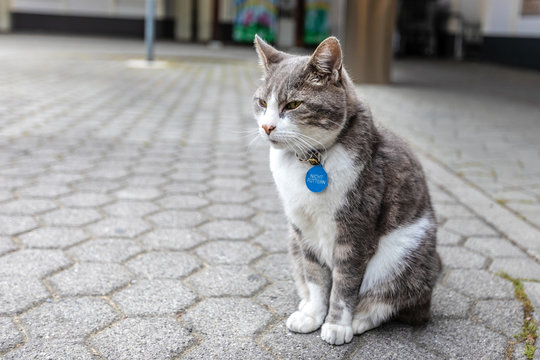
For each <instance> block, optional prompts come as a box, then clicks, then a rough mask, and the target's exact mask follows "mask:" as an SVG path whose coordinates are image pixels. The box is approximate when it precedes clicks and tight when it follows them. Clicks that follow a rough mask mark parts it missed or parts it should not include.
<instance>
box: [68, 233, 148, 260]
mask: <svg viewBox="0 0 540 360" xmlns="http://www.w3.org/2000/svg"><path fill="white" fill-rule="evenodd" d="M141 251H142V249H141V247H140V246H139V245H138V244H137V243H136V242H134V241H133V240H129V239H114V238H104V239H94V240H90V241H88V242H85V243H84V244H81V245H77V246H75V247H72V248H71V249H69V250H68V252H69V254H71V255H72V256H73V257H74V258H75V259H77V260H78V261H87V262H117V263H119V262H123V261H124V260H127V259H129V258H130V257H132V256H134V255H136V254H138V253H140V252H141Z"/></svg>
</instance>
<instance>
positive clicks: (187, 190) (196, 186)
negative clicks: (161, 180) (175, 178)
mask: <svg viewBox="0 0 540 360" xmlns="http://www.w3.org/2000/svg"><path fill="white" fill-rule="evenodd" d="M209 188H210V187H209V186H208V185H206V184H201V183H198V182H172V183H170V184H167V185H164V186H162V189H163V191H164V192H165V193H166V194H177V193H180V194H202V193H204V192H206V191H208V189H209Z"/></svg>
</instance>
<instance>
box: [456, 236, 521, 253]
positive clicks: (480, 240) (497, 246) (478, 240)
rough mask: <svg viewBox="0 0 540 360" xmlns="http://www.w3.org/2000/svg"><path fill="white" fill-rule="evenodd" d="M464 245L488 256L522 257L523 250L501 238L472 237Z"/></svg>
mask: <svg viewBox="0 0 540 360" xmlns="http://www.w3.org/2000/svg"><path fill="white" fill-rule="evenodd" d="M465 246H466V247H468V248H469V249H473V250H476V251H477V252H479V253H482V254H485V255H487V256H489V257H524V256H526V255H525V253H523V251H521V250H519V248H517V247H516V246H514V245H512V244H511V243H510V242H509V241H508V240H505V239H501V238H486V237H472V238H469V239H467V241H466V242H465Z"/></svg>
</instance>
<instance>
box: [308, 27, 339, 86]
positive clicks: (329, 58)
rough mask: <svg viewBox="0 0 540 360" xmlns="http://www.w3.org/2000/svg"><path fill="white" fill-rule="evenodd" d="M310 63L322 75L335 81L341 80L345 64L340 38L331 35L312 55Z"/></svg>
mask: <svg viewBox="0 0 540 360" xmlns="http://www.w3.org/2000/svg"><path fill="white" fill-rule="evenodd" d="M309 64H310V65H311V66H312V68H313V69H314V70H315V71H316V72H317V73H318V75H320V76H321V77H326V78H329V79H331V80H333V81H337V80H339V78H340V77H341V68H342V66H343V57H342V55H341V45H340V44H339V40H338V39H337V38H336V37H334V36H331V37H329V38H327V39H326V40H324V41H323V42H322V43H320V44H319V46H317V49H315V52H314V53H313V55H312V56H311V59H310V60H309Z"/></svg>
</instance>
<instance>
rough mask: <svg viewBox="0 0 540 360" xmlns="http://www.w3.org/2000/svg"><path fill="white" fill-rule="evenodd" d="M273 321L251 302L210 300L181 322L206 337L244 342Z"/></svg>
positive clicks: (195, 308) (191, 310) (205, 301)
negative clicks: (230, 338)
mask: <svg viewBox="0 0 540 360" xmlns="http://www.w3.org/2000/svg"><path fill="white" fill-rule="evenodd" d="M271 318H272V315H271V314H270V313H269V312H268V311H266V310H265V309H264V308H263V307H262V306H260V305H257V304H255V303H254V302H253V301H251V300H249V299H244V298H210V299H205V300H203V301H202V302H200V303H199V304H197V305H196V306H195V307H193V308H192V309H190V310H189V311H188V312H186V314H185V315H184V316H182V317H181V318H180V320H181V322H182V323H185V324H186V327H187V328H188V329H193V330H195V331H196V332H197V333H198V334H200V335H201V336H202V337H206V338H210V337H212V338H221V337H233V336H234V337H235V338H243V337H248V336H253V335H254V334H256V333H258V332H260V331H261V330H262V329H263V328H264V327H265V326H266V325H267V324H268V322H269V321H270V319H271ZM231 324H234V326H231Z"/></svg>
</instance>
